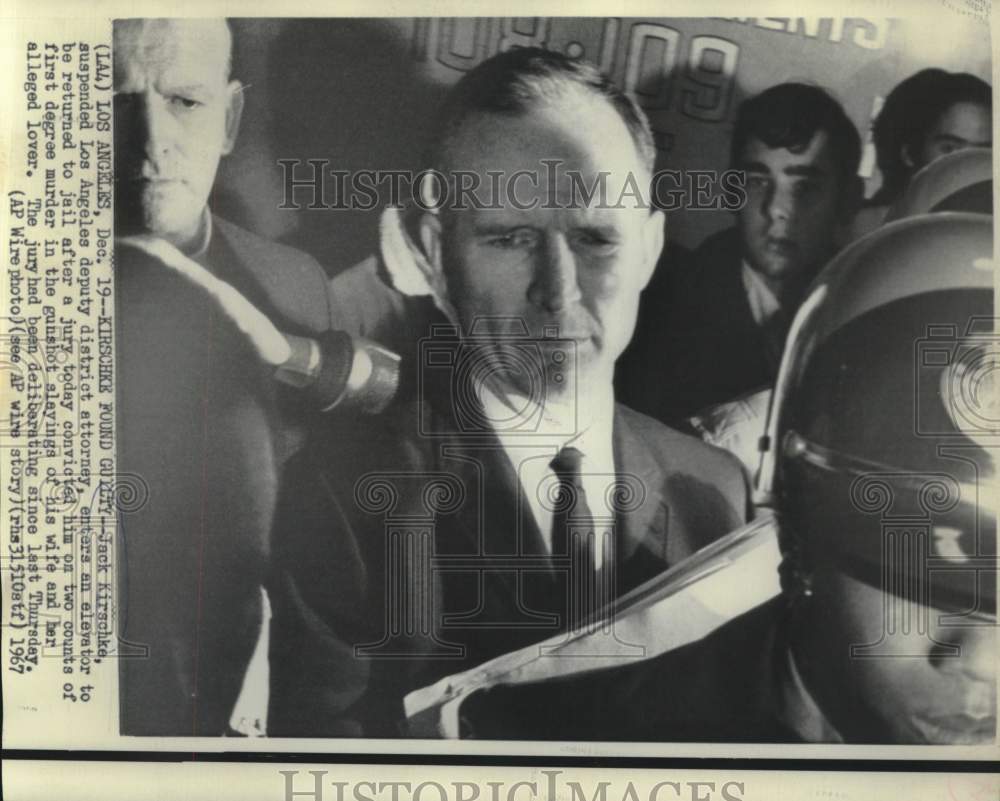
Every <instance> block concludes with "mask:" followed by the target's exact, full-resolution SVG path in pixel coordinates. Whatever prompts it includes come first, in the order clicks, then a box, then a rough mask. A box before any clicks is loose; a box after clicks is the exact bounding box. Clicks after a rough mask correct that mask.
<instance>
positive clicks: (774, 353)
mask: <svg viewBox="0 0 1000 801" xmlns="http://www.w3.org/2000/svg"><path fill="white" fill-rule="evenodd" d="M860 158H861V142H860V138H859V137H858V132H857V130H856V129H855V127H854V124H853V123H852V122H851V121H850V119H849V118H848V117H847V115H846V114H845V113H844V110H843V108H841V106H840V104H839V103H838V102H837V101H836V100H834V99H833V98H832V97H830V96H829V95H828V94H827V93H826V92H825V91H823V90H822V89H820V88H818V87H815V86H807V85H804V84H796V83H787V84H781V85H779V86H774V87H772V88H770V89H768V90H766V91H765V92H762V93H761V94H759V95H757V96H756V97H753V98H751V99H749V100H747V101H745V102H744V103H743V104H742V105H741V106H740V108H739V110H738V112H737V115H736V122H735V127H734V131H733V140H732V148H731V164H732V166H733V167H734V168H735V169H739V170H744V171H745V172H746V181H747V183H746V203H745V204H744V206H743V207H742V208H741V209H740V211H739V212H738V222H737V225H736V226H734V227H732V228H729V229H726V230H725V231H722V232H721V233H718V234H715V235H713V236H710V237H709V238H708V239H707V240H705V242H703V243H702V245H701V247H699V248H698V250H697V251H696V252H695V253H694V255H693V256H692V258H691V260H690V263H689V264H684V265H671V264H664V265H662V268H661V269H660V270H658V271H657V272H658V277H657V279H656V281H655V282H654V285H651V286H650V288H649V290H647V291H646V292H645V293H643V302H642V306H641V309H640V316H639V325H638V327H637V329H636V335H635V337H634V339H633V341H632V345H631V346H630V348H629V351H628V352H627V353H626V354H625V355H624V356H623V358H622V360H621V363H620V365H619V375H618V380H617V387H618V390H619V397H620V398H621V399H622V401H623V402H625V403H628V404H629V405H631V406H634V407H635V408H636V409H638V410H639V411H642V412H644V413H646V414H649V415H651V416H653V417H656V418H658V419H660V420H662V421H664V422H666V423H667V424H668V425H675V426H684V425H686V421H687V419H688V418H689V417H691V416H692V415H694V414H696V413H697V412H699V411H701V410H703V409H704V408H705V407H707V406H710V405H713V404H718V403H724V402H728V401H732V400H734V399H736V398H738V397H740V396H743V395H746V394H749V393H751V392H754V391H756V390H760V389H763V388H766V387H769V386H770V385H772V384H773V383H774V378H775V375H776V373H777V368H778V362H779V361H780V359H781V352H782V348H783V346H784V341H785V336H786V335H787V332H788V326H789V325H790V323H791V320H792V317H794V315H795V311H796V309H797V308H798V304H799V302H800V301H801V299H802V295H803V293H804V292H805V289H806V287H807V286H808V285H809V283H810V282H811V281H812V279H813V278H815V276H816V275H817V273H818V272H819V270H820V268H821V267H822V266H823V264H824V263H826V261H827V260H828V259H829V258H830V257H831V256H832V255H833V254H834V252H835V251H836V247H837V237H838V231H839V230H840V227H841V226H843V225H846V224H847V223H848V222H850V220H851V218H852V216H853V214H854V212H855V210H856V208H857V204H858V202H859V201H860V197H861V182H860V179H859V178H858V177H857V170H858V164H859V161H860Z"/></svg>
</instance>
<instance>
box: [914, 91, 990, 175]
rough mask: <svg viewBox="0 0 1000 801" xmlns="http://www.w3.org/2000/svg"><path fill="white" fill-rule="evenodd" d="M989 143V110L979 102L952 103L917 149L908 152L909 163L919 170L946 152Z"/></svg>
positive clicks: (988, 145)
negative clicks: (910, 152) (913, 151)
mask: <svg viewBox="0 0 1000 801" xmlns="http://www.w3.org/2000/svg"><path fill="white" fill-rule="evenodd" d="M992 144H993V125H992V121H991V120H990V111H989V109H988V108H986V107H985V106H981V105H979V104H978V103H955V105H953V106H951V107H949V108H948V110H947V111H945V113H944V114H942V115H941V117H940V118H939V119H938V121H937V122H936V123H935V124H934V125H933V126H932V127H931V129H930V130H929V131H928V132H927V135H926V136H924V138H923V139H922V140H921V142H920V146H919V147H918V149H917V152H915V153H912V154H910V160H911V161H912V166H913V167H915V168H917V169H919V168H920V167H924V166H926V165H928V164H930V163H931V162H932V161H934V160H935V159H937V158H940V157H941V156H943V155H945V154H947V153H952V152H954V151H956V150H965V149H966V148H968V147H990V146H991V145H992Z"/></svg>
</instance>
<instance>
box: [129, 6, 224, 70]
mask: <svg viewBox="0 0 1000 801" xmlns="http://www.w3.org/2000/svg"><path fill="white" fill-rule="evenodd" d="M172 19H173V18H169V17H168V18H161V19H156V18H152V17H150V18H129V19H116V20H114V21H113V22H112V23H111V28H112V31H113V35H114V34H118V35H122V34H123V33H124V32H125V31H126V30H128V29H130V28H136V27H138V26H140V25H142V24H143V23H145V22H157V21H171V20H172ZM208 21H209V22H211V21H212V20H211V19H209V20H208ZM221 22H222V24H223V25H224V26H225V28H226V37H227V39H228V46H227V49H226V63H225V65H224V67H223V75H222V77H223V80H224V81H225V82H226V83H228V82H229V81H230V80H232V78H233V74H234V73H235V72H236V70H237V66H236V62H237V59H238V55H239V54H238V52H237V42H236V32H235V31H234V30H233V25H232V23H231V22H230V21H229V19H228V18H222V20H221Z"/></svg>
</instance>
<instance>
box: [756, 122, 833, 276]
mask: <svg viewBox="0 0 1000 801" xmlns="http://www.w3.org/2000/svg"><path fill="white" fill-rule="evenodd" d="M798 151H799V152H793V151H791V150H788V149H786V148H781V147H779V148H770V147H768V146H767V145H766V144H765V143H764V142H762V141H761V140H760V139H757V138H756V137H750V139H749V140H748V141H747V143H746V145H745V147H744V148H743V152H742V153H741V154H740V158H739V164H738V167H739V169H743V170H746V172H747V203H746V206H744V207H743V209H742V210H741V211H740V213H739V227H740V234H741V237H742V242H743V255H744V257H745V258H746V259H747V261H748V262H749V263H750V266H751V267H752V268H753V269H754V270H756V271H757V272H758V273H760V275H761V276H763V277H764V279H765V280H768V281H769V282H774V283H776V284H781V283H782V282H786V281H790V282H793V283H804V282H808V281H809V280H810V279H811V278H812V276H813V274H814V273H815V271H816V270H818V269H819V267H821V266H822V264H823V262H825V261H826V259H827V258H829V256H830V255H831V254H832V252H833V249H834V237H835V235H836V231H837V225H838V223H839V222H841V221H842V217H843V204H842V202H841V192H842V189H843V188H842V187H840V185H839V184H840V181H839V180H838V175H837V165H836V162H835V160H834V157H833V151H832V149H831V147H830V141H829V134H828V133H827V132H826V131H822V130H821V131H817V132H816V133H815V134H814V135H813V137H812V139H811V140H810V141H809V143H808V144H807V145H806V146H805V147H802V148H799V149H798Z"/></svg>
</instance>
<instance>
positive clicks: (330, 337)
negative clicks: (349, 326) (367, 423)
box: [274, 331, 400, 414]
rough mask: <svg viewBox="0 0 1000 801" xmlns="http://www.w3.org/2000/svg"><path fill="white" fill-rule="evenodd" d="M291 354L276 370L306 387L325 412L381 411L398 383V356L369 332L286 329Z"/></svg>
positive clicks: (287, 380)
mask: <svg viewBox="0 0 1000 801" xmlns="http://www.w3.org/2000/svg"><path fill="white" fill-rule="evenodd" d="M284 336H285V338H286V339H287V340H288V344H289V346H290V347H291V355H290V356H289V357H288V359H286V360H285V361H284V362H283V363H282V364H280V365H278V366H277V368H276V369H275V371H274V377H275V379H277V380H278V381H280V382H281V383H283V384H287V385H289V386H293V387H296V388H297V389H301V390H303V391H305V392H306V393H307V394H308V395H309V396H311V397H312V398H313V399H314V402H315V404H316V405H317V406H318V407H319V408H320V409H321V410H322V411H324V412H329V411H331V410H333V409H342V410H345V411H360V412H363V413H365V414H378V413H379V412H381V411H383V410H384V409H385V408H386V407H387V406H388V405H389V403H390V402H391V401H392V399H393V397H395V395H396V390H398V389H399V361H400V359H399V356H398V355H397V354H395V353H393V352H392V351H391V350H388V349H387V348H383V347H382V346H381V345H378V344H376V343H375V342H372V341H371V340H369V339H365V338H364V337H353V336H351V335H350V334H348V333H347V332H346V331H326V332H324V333H322V334H320V335H319V336H318V337H317V338H315V339H313V338H310V337H298V336H292V335H290V334H285V335H284Z"/></svg>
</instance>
